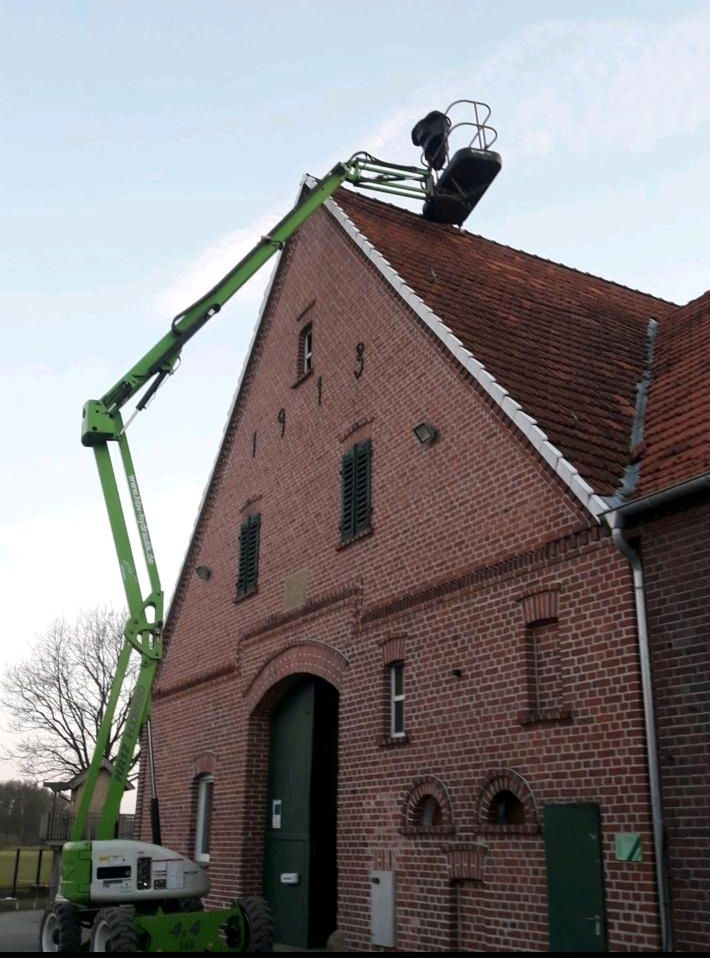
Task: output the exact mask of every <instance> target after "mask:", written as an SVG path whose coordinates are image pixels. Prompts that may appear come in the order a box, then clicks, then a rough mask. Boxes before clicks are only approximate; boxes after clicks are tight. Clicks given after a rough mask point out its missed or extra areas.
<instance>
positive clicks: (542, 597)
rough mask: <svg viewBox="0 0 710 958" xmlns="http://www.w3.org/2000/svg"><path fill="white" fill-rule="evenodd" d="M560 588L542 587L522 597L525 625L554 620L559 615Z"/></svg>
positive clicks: (521, 606) (521, 603)
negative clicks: (538, 590)
mask: <svg viewBox="0 0 710 958" xmlns="http://www.w3.org/2000/svg"><path fill="white" fill-rule="evenodd" d="M559 594H560V593H559V589H542V590H541V591H540V592H533V593H532V594H530V595H524V596H522V597H521V599H520V608H521V611H522V613H523V621H524V622H525V625H527V626H531V625H537V624H539V623H541V622H554V621H556V619H557V617H558V611H557V609H558V605H559Z"/></svg>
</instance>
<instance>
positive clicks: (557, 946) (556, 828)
mask: <svg viewBox="0 0 710 958" xmlns="http://www.w3.org/2000/svg"><path fill="white" fill-rule="evenodd" d="M545 854H546V858H547V904H548V912H549V924H550V951H606V920H605V914H604V872H603V862H602V841H601V821H600V817H599V806H598V805H596V804H588V805H576V804H570V805H546V806H545Z"/></svg>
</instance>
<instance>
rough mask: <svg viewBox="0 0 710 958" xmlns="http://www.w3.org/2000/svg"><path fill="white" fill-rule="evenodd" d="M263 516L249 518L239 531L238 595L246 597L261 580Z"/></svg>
mask: <svg viewBox="0 0 710 958" xmlns="http://www.w3.org/2000/svg"><path fill="white" fill-rule="evenodd" d="M260 529H261V516H260V515H255V516H249V518H248V519H247V520H246V521H245V522H243V523H242V526H241V529H240V531H239V575H238V578H237V595H246V593H247V592H250V591H251V590H252V589H253V588H254V587H255V586H256V583H257V579H258V578H259V532H260Z"/></svg>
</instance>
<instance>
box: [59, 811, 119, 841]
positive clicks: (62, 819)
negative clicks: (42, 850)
mask: <svg viewBox="0 0 710 958" xmlns="http://www.w3.org/2000/svg"><path fill="white" fill-rule="evenodd" d="M135 819H136V816H135V815H119V818H118V829H117V832H116V836H115V837H116V838H133V828H134V825H135ZM73 824H74V815H73V814H72V812H66V811H61V812H54V814H51V813H50V814H48V815H46V816H45V817H44V818H43V819H42V824H41V826H40V839H41V841H43V842H48V843H50V844H57V845H63V844H64V842H68V841H69V835H70V834H71V827H72V825H73ZM87 824H88V835H87V836H86V837H87V838H89V839H92V838H95V837H96V829H97V827H98V824H99V816H98V815H89V819H88V823H87Z"/></svg>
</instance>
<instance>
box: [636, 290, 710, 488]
mask: <svg viewBox="0 0 710 958" xmlns="http://www.w3.org/2000/svg"><path fill="white" fill-rule="evenodd" d="M653 365H654V378H653V382H652V384H651V389H650V391H649V397H648V412H647V415H646V429H645V441H646V453H645V455H644V458H643V460H642V463H641V478H640V483H639V486H638V489H637V490H635V494H636V495H639V496H647V495H651V494H652V493H654V492H658V491H659V490H660V489H663V488H665V487H666V486H671V485H676V484H677V483H681V482H685V481H686V480H688V479H693V478H694V477H695V476H698V475H701V474H702V473H705V472H708V471H710V428H708V427H709V426H710V292H707V293H704V294H703V295H702V296H699V297H698V298H697V299H694V300H692V301H691V302H690V303H688V304H687V305H686V306H682V307H680V308H679V309H676V310H674V311H673V313H671V315H670V316H669V317H668V318H667V319H666V320H665V321H664V322H663V324H662V325H661V328H660V330H659V333H658V340H657V343H656V355H655V359H654V364H653Z"/></svg>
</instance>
